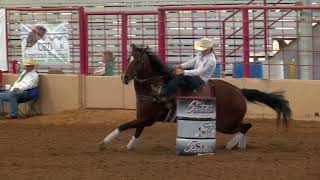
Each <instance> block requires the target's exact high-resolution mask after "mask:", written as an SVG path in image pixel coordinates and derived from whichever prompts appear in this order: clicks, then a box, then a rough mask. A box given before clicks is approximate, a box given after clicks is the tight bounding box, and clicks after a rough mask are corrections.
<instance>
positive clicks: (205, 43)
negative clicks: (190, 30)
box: [194, 38, 213, 51]
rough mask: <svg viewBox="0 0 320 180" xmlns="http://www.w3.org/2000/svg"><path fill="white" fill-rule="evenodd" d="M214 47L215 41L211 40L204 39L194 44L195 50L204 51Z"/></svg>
mask: <svg viewBox="0 0 320 180" xmlns="http://www.w3.org/2000/svg"><path fill="white" fill-rule="evenodd" d="M212 47H213V40H212V39H210V38H202V39H200V40H198V41H196V42H195V43H194V49H196V50H199V51H204V50H207V49H209V48H212Z"/></svg>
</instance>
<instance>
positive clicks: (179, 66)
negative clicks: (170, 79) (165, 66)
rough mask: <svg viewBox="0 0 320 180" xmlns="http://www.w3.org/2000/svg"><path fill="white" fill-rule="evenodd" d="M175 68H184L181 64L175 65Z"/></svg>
mask: <svg viewBox="0 0 320 180" xmlns="http://www.w3.org/2000/svg"><path fill="white" fill-rule="evenodd" d="M173 68H174V69H182V67H181V65H180V64H177V65H174V66H173Z"/></svg>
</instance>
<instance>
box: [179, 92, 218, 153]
mask: <svg viewBox="0 0 320 180" xmlns="http://www.w3.org/2000/svg"><path fill="white" fill-rule="evenodd" d="M176 112H177V138H176V152H177V154H178V155H197V154H209V153H214V152H215V144H216V101H215V98H212V97H178V98H177V111H176Z"/></svg>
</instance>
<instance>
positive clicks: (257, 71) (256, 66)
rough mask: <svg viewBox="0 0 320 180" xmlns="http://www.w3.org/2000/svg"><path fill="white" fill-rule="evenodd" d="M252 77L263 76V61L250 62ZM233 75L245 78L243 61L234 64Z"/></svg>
mask: <svg viewBox="0 0 320 180" xmlns="http://www.w3.org/2000/svg"><path fill="white" fill-rule="evenodd" d="M249 68H250V74H249V76H250V78H263V64H262V63H261V62H254V63H250V65H249ZM233 77H234V78H243V77H244V73H243V63H235V64H234V65H233Z"/></svg>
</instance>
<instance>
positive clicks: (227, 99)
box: [99, 44, 291, 150]
mask: <svg viewBox="0 0 320 180" xmlns="http://www.w3.org/2000/svg"><path fill="white" fill-rule="evenodd" d="M127 61H128V65H127V67H126V69H125V71H124V73H123V74H122V76H121V78H122V81H123V83H124V84H126V85H127V84H128V83H129V82H130V81H132V80H133V81H134V89H135V92H136V119H134V120H132V121H130V122H127V123H124V124H121V125H120V126H118V127H117V128H116V129H115V130H114V131H112V132H111V133H110V134H109V135H107V136H106V137H105V138H104V139H103V140H102V141H100V143H99V147H100V150H105V149H106V147H107V144H109V143H110V142H111V141H112V140H113V139H115V138H116V137H118V136H119V135H120V133H121V132H123V131H125V130H127V129H132V128H134V129H135V133H134V135H133V137H132V138H131V140H130V141H129V143H128V144H127V146H126V148H127V150H132V149H134V147H135V146H136V144H137V143H138V141H139V137H140V135H141V133H142V132H143V130H144V128H145V127H148V126H152V125H153V124H154V123H155V122H164V121H168V117H169V114H170V113H171V114H172V112H174V113H175V111H174V109H175V97H176V96H175V97H173V99H172V100H171V101H170V100H168V102H167V103H160V102H158V101H157V100H155V95H154V93H153V91H152V88H151V84H153V85H154V84H158V83H159V82H166V81H168V80H170V79H171V78H172V77H173V74H172V72H171V71H170V70H169V69H168V68H167V67H166V66H165V65H164V64H163V63H162V62H161V60H160V58H159V56H157V55H156V54H155V53H153V52H152V51H150V49H149V48H141V47H137V46H136V45H134V44H132V52H131V55H130V56H129V58H128V60H127ZM178 91H179V92H180V94H183V95H186V96H188V95H192V96H206V97H215V98H216V116H217V117H216V130H217V132H220V133H224V134H233V135H234V136H233V137H232V138H231V140H229V141H228V143H227V144H226V149H229V150H231V149H233V148H235V147H237V146H238V147H239V148H241V149H245V148H246V133H247V132H248V130H249V129H250V128H251V127H252V124H251V123H243V122H242V121H243V118H244V115H245V113H246V110H247V101H248V102H252V103H262V104H264V105H267V106H269V107H270V108H272V109H273V110H274V111H275V112H276V113H277V122H278V123H277V124H278V125H285V126H286V127H287V126H288V124H289V122H290V120H291V109H290V107H289V102H288V101H287V100H286V99H285V98H284V96H283V92H271V93H267V92H262V91H259V90H256V89H239V88H238V87H236V86H234V85H232V84H230V83H227V82H225V81H223V80H219V79H211V80H209V81H208V82H207V83H206V85H204V86H203V87H201V88H200V89H198V90H196V91H192V90H191V91H185V90H183V88H180V90H178ZM171 117H172V116H171ZM173 117H174V116H173ZM175 121H176V120H174V122H175Z"/></svg>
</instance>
